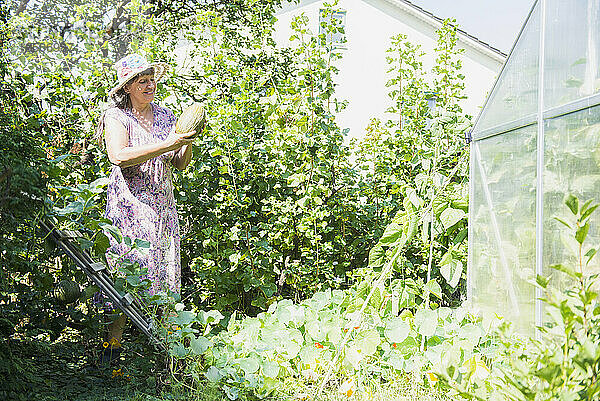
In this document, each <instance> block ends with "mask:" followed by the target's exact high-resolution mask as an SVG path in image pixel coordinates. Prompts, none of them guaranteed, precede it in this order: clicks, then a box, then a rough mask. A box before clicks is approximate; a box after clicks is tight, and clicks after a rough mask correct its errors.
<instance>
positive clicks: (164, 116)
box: [105, 103, 181, 295]
mask: <svg viewBox="0 0 600 401" xmlns="http://www.w3.org/2000/svg"><path fill="white" fill-rule="evenodd" d="M150 104H151V106H152V110H153V113H154V124H153V126H152V130H151V132H148V131H146V130H145V129H144V128H142V126H141V125H140V124H139V123H138V121H137V119H136V118H135V117H134V116H133V114H132V112H131V110H121V109H119V108H116V107H115V108H111V109H108V110H107V111H106V114H105V116H109V117H112V118H114V119H116V120H118V121H120V122H121V123H122V124H123V126H124V127H125V129H126V130H127V132H128V133H129V146H139V145H145V144H149V143H156V142H160V141H162V140H164V139H166V138H167V136H168V135H169V132H170V131H171V128H172V127H173V126H174V125H175V122H176V118H175V116H174V115H173V113H172V112H171V111H170V110H169V109H167V108H164V107H161V106H159V105H157V104H154V103H150ZM174 154H175V151H170V152H167V153H163V154H162V155H160V156H157V157H155V158H153V159H150V160H147V161H145V162H143V163H141V164H138V165H135V166H130V167H123V168H121V167H118V166H113V167H112V172H111V174H110V177H109V183H108V186H107V199H106V213H105V217H107V218H109V219H110V220H112V222H113V225H115V226H116V227H118V228H119V229H120V230H121V234H122V235H123V236H126V237H130V238H131V239H132V240H134V239H136V238H139V239H142V240H146V241H148V242H149V243H150V248H149V250H146V252H144V253H142V252H139V251H133V252H131V253H129V254H128V255H127V256H126V257H127V258H128V259H129V260H130V261H132V262H137V263H139V265H140V267H142V268H147V269H148V274H147V277H148V278H149V279H150V280H151V282H152V285H151V288H150V291H149V292H150V295H153V294H155V293H157V292H159V291H166V290H167V289H169V290H171V291H173V292H177V293H179V292H180V289H181V261H180V254H179V246H180V242H181V237H180V233H179V220H178V215H177V207H176V204H175V198H174V196H173V182H172V170H171V168H172V164H171V159H172V158H173V156H174ZM109 237H111V236H109ZM109 251H112V252H114V253H115V254H117V255H124V254H125V253H126V252H128V251H129V249H128V247H127V246H125V245H124V244H122V243H121V244H119V243H118V242H117V241H116V240H115V239H114V238H112V237H111V238H110V248H109ZM107 261H108V263H109V267H110V268H111V269H112V270H113V271H116V270H117V263H116V260H114V259H113V258H110V257H107Z"/></svg>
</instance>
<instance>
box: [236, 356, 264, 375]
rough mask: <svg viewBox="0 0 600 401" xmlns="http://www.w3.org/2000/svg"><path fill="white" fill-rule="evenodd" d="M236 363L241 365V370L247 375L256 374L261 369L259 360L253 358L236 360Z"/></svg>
mask: <svg viewBox="0 0 600 401" xmlns="http://www.w3.org/2000/svg"><path fill="white" fill-rule="evenodd" d="M235 362H236V363H238V364H239V365H240V368H241V369H242V370H243V371H244V373H245V374H246V375H249V374H252V373H254V372H256V371H257V370H258V368H259V367H260V364H259V363H258V359H257V358H253V357H249V358H238V359H236V360H235Z"/></svg>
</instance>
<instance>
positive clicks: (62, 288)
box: [54, 280, 81, 304]
mask: <svg viewBox="0 0 600 401" xmlns="http://www.w3.org/2000/svg"><path fill="white" fill-rule="evenodd" d="M80 296H81V288H79V284H77V283H76V282H75V281H71V280H61V281H59V282H58V283H57V284H56V286H55V287H54V298H55V299H56V300H57V301H58V302H61V303H64V304H70V303H72V302H75V301H77V300H78V299H79V297H80Z"/></svg>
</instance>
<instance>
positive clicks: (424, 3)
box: [409, 0, 534, 54]
mask: <svg viewBox="0 0 600 401" xmlns="http://www.w3.org/2000/svg"><path fill="white" fill-rule="evenodd" d="M409 1H410V2H411V3H413V4H415V5H417V6H419V7H421V8H423V9H425V10H427V11H429V12H431V13H433V14H434V15H436V16H438V17H440V18H455V19H456V22H457V23H458V25H459V27H460V28H461V29H463V30H464V31H466V32H468V33H469V34H471V35H473V36H476V37H477V38H479V39H481V40H482V41H484V42H486V43H489V44H490V45H491V46H493V47H495V48H497V49H499V50H501V51H503V52H504V53H507V54H508V52H509V51H510V49H511V48H512V45H513V43H514V41H515V39H516V38H517V35H518V34H519V31H520V30H521V26H522V25H523V22H525V18H527V15H528V14H529V11H530V9H531V6H532V5H533V3H534V0H503V1H498V0H409Z"/></svg>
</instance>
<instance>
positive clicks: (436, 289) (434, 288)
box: [425, 263, 462, 299]
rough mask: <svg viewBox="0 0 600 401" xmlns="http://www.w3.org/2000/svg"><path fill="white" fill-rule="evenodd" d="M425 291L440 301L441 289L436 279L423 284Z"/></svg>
mask: <svg viewBox="0 0 600 401" xmlns="http://www.w3.org/2000/svg"><path fill="white" fill-rule="evenodd" d="M461 265H462V263H461ZM425 289H426V290H428V291H429V292H430V293H432V294H433V295H435V296H436V297H438V298H439V299H442V287H440V285H439V284H438V282H437V280H436V279H431V280H429V281H428V282H427V284H425Z"/></svg>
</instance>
